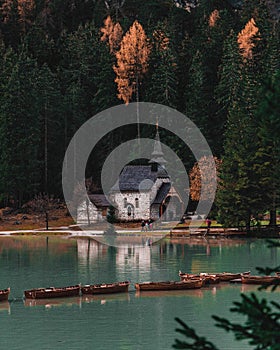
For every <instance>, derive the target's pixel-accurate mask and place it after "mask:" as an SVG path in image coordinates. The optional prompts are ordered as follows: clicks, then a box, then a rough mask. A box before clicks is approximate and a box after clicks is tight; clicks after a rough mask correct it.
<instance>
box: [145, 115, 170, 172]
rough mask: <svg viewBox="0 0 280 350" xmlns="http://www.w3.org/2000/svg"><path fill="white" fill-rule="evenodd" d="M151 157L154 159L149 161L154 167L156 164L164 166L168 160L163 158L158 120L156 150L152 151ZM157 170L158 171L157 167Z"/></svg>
mask: <svg viewBox="0 0 280 350" xmlns="http://www.w3.org/2000/svg"><path fill="white" fill-rule="evenodd" d="M151 158H152V159H151V160H150V161H149V163H150V164H152V167H153V165H154V164H160V165H161V166H162V167H164V164H166V163H167V162H166V160H165V159H164V158H163V152H162V148H161V143H160V138H159V131H158V121H157V122H156V137H155V144H154V150H153V152H152V157H151ZM156 168H157V167H156ZM155 171H157V169H156V170H155Z"/></svg>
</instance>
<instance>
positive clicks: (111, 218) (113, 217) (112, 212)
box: [107, 205, 116, 224]
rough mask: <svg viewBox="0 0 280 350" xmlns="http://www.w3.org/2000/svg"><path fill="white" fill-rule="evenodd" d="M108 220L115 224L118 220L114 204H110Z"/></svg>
mask: <svg viewBox="0 0 280 350" xmlns="http://www.w3.org/2000/svg"><path fill="white" fill-rule="evenodd" d="M107 221H108V222H109V223H110V224H114V223H115V222H116V215H115V208H114V207H113V206H112V205H110V207H109V209H108V214H107Z"/></svg>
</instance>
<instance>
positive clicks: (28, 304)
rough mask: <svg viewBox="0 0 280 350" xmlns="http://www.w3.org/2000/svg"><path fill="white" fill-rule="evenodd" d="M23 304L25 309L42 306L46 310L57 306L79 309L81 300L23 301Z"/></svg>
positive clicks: (77, 298)
mask: <svg viewBox="0 0 280 350" xmlns="http://www.w3.org/2000/svg"><path fill="white" fill-rule="evenodd" d="M23 303H24V306H26V307H33V306H44V307H45V308H46V309H51V308H53V307H58V306H68V307H72V306H73V305H77V306H79V307H81V298H80V297H74V298H56V299H55V298H52V299H51V298H50V299H24V300H23Z"/></svg>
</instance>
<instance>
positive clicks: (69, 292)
mask: <svg viewBox="0 0 280 350" xmlns="http://www.w3.org/2000/svg"><path fill="white" fill-rule="evenodd" d="M80 289H81V286H80V284H77V285H75V286H68V287H58V288H56V287H49V288H35V289H30V290H25V291H24V296H25V298H26V299H48V298H66V297H74V296H79V295H80Z"/></svg>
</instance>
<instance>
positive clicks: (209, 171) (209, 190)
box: [189, 156, 221, 201]
mask: <svg viewBox="0 0 280 350" xmlns="http://www.w3.org/2000/svg"><path fill="white" fill-rule="evenodd" d="M214 161H215V166H216V168H213V167H212V164H213V162H212V159H210V158H209V157H206V156H204V157H202V158H201V159H200V160H199V162H196V163H195V165H194V166H193V168H192V169H191V171H190V175H189V177H190V196H191V199H192V200H193V201H199V200H207V199H209V198H214V196H215V190H216V189H215V188H214V187H215V186H214V185H215V184H216V182H219V168H220V165H221V160H220V159H218V158H217V157H214ZM202 176H203V178H202ZM214 177H215V178H216V181H213V178H214ZM202 181H203V183H204V184H207V186H205V187H206V191H203V193H201V183H202Z"/></svg>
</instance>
